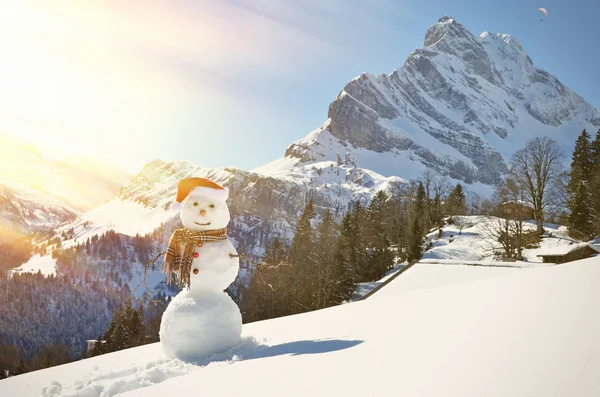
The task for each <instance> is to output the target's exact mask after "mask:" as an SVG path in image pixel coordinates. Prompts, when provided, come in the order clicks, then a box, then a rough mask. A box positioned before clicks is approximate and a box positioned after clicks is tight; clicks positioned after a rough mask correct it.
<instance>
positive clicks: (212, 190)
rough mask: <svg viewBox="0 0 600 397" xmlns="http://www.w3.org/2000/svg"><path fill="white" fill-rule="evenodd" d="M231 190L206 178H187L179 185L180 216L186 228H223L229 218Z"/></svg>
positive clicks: (202, 229)
mask: <svg viewBox="0 0 600 397" xmlns="http://www.w3.org/2000/svg"><path fill="white" fill-rule="evenodd" d="M228 196H229V190H228V189H227V188H225V187H222V186H220V185H217V184H216V183H214V182H212V181H210V180H208V179H204V178H186V179H183V180H182V181H181V182H179V186H178V187H177V202H176V203H174V208H176V209H179V217H180V218H181V222H182V223H183V226H184V227H185V228H186V229H189V230H191V231H195V232H199V231H206V230H215V229H223V228H225V227H227V224H228V223H229V220H230V219H231V217H230V215H229V207H228V206H227V202H226V200H227V197H228Z"/></svg>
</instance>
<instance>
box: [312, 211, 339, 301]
mask: <svg viewBox="0 0 600 397" xmlns="http://www.w3.org/2000/svg"><path fill="white" fill-rule="evenodd" d="M336 243H337V225H336V223H335V221H334V220H333V217H332V215H331V212H330V211H329V210H327V211H326V212H325V214H324V215H323V220H322V221H321V224H320V225H319V229H318V241H317V243H316V252H315V258H316V263H317V274H316V278H317V285H316V288H317V291H316V301H315V308H318V309H320V308H324V307H327V306H329V305H330V302H331V301H332V300H334V299H335V296H334V290H335V288H334V286H335V284H336V278H335V277H336V274H335V271H334V269H335V265H334V264H335V260H336V257H335V256H336V251H335V246H336Z"/></svg>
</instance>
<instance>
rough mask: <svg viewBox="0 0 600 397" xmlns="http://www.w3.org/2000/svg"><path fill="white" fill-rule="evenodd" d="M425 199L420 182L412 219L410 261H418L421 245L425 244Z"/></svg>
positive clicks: (409, 247) (409, 246)
mask: <svg viewBox="0 0 600 397" xmlns="http://www.w3.org/2000/svg"><path fill="white" fill-rule="evenodd" d="M425 199H426V196H425V188H424V187H423V184H422V183H421V182H419V186H418V187H417V194H416V196H415V199H414V204H413V208H412V213H411V219H410V227H409V237H408V257H407V259H408V260H409V261H413V260H417V259H419V258H420V257H421V255H422V248H421V245H422V244H423V236H424V235H425V231H424V230H423V217H424V216H425Z"/></svg>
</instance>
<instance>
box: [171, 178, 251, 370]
mask: <svg viewBox="0 0 600 397" xmlns="http://www.w3.org/2000/svg"><path fill="white" fill-rule="evenodd" d="M198 190H199V191H196V190H194V191H192V192H191V193H190V194H189V196H188V197H187V199H186V200H185V202H184V203H183V207H182V209H181V212H180V217H181V220H182V223H183V225H184V227H186V228H187V229H189V230H192V231H203V230H215V229H221V228H224V227H226V226H227V224H228V223H229V220H230V215H229V209H228V207H227V204H226V202H225V200H217V199H215V197H211V196H210V195H208V196H207V195H206V194H205V193H206V191H204V190H203V189H198ZM194 252H195V254H194V259H193V261H192V271H191V274H190V288H189V290H188V289H184V290H183V291H181V292H180V293H179V294H178V295H177V296H176V297H175V298H173V300H172V301H171V302H170V303H169V306H168V307H167V309H166V310H165V312H164V314H163V317H162V321H161V325H160V340H161V344H162V347H163V351H164V352H165V354H166V355H167V356H168V357H171V358H179V359H182V360H186V361H195V360H200V359H202V358H206V357H207V356H210V355H212V354H215V353H220V352H223V351H226V350H229V349H231V348H232V347H234V346H235V345H237V344H238V343H239V342H240V341H241V333H242V316H241V314H240V311H239V309H238V307H237V305H236V304H235V302H233V300H232V299H231V298H230V297H229V295H228V294H227V293H226V292H224V291H223V290H225V289H226V288H227V287H228V286H229V284H231V283H232V282H234V281H235V278H236V277H237V274H238V271H239V259H238V258H237V256H236V255H237V252H236V250H235V248H234V246H233V244H231V242H230V241H229V240H221V241H215V242H203V243H202V242H200V243H198V244H197V246H196V248H195V250H194ZM195 270H197V272H195Z"/></svg>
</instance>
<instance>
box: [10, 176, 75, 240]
mask: <svg viewBox="0 0 600 397" xmlns="http://www.w3.org/2000/svg"><path fill="white" fill-rule="evenodd" d="M78 214H79V212H78V211H77V210H74V209H72V208H70V207H69V206H68V205H66V204H64V203H62V202H60V201H59V200H58V199H56V198H55V197H53V196H51V195H49V194H47V193H45V192H42V191H41V190H38V189H35V188H32V187H30V186H27V185H24V184H22V183H18V182H15V181H10V180H2V179H0V234H1V232H4V233H11V234H12V235H17V236H18V235H25V234H28V233H32V232H37V231H41V230H45V229H48V228H52V227H56V226H58V225H61V224H63V223H65V222H68V221H69V220H72V219H74V218H75V217H76V216H77V215H78Z"/></svg>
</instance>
